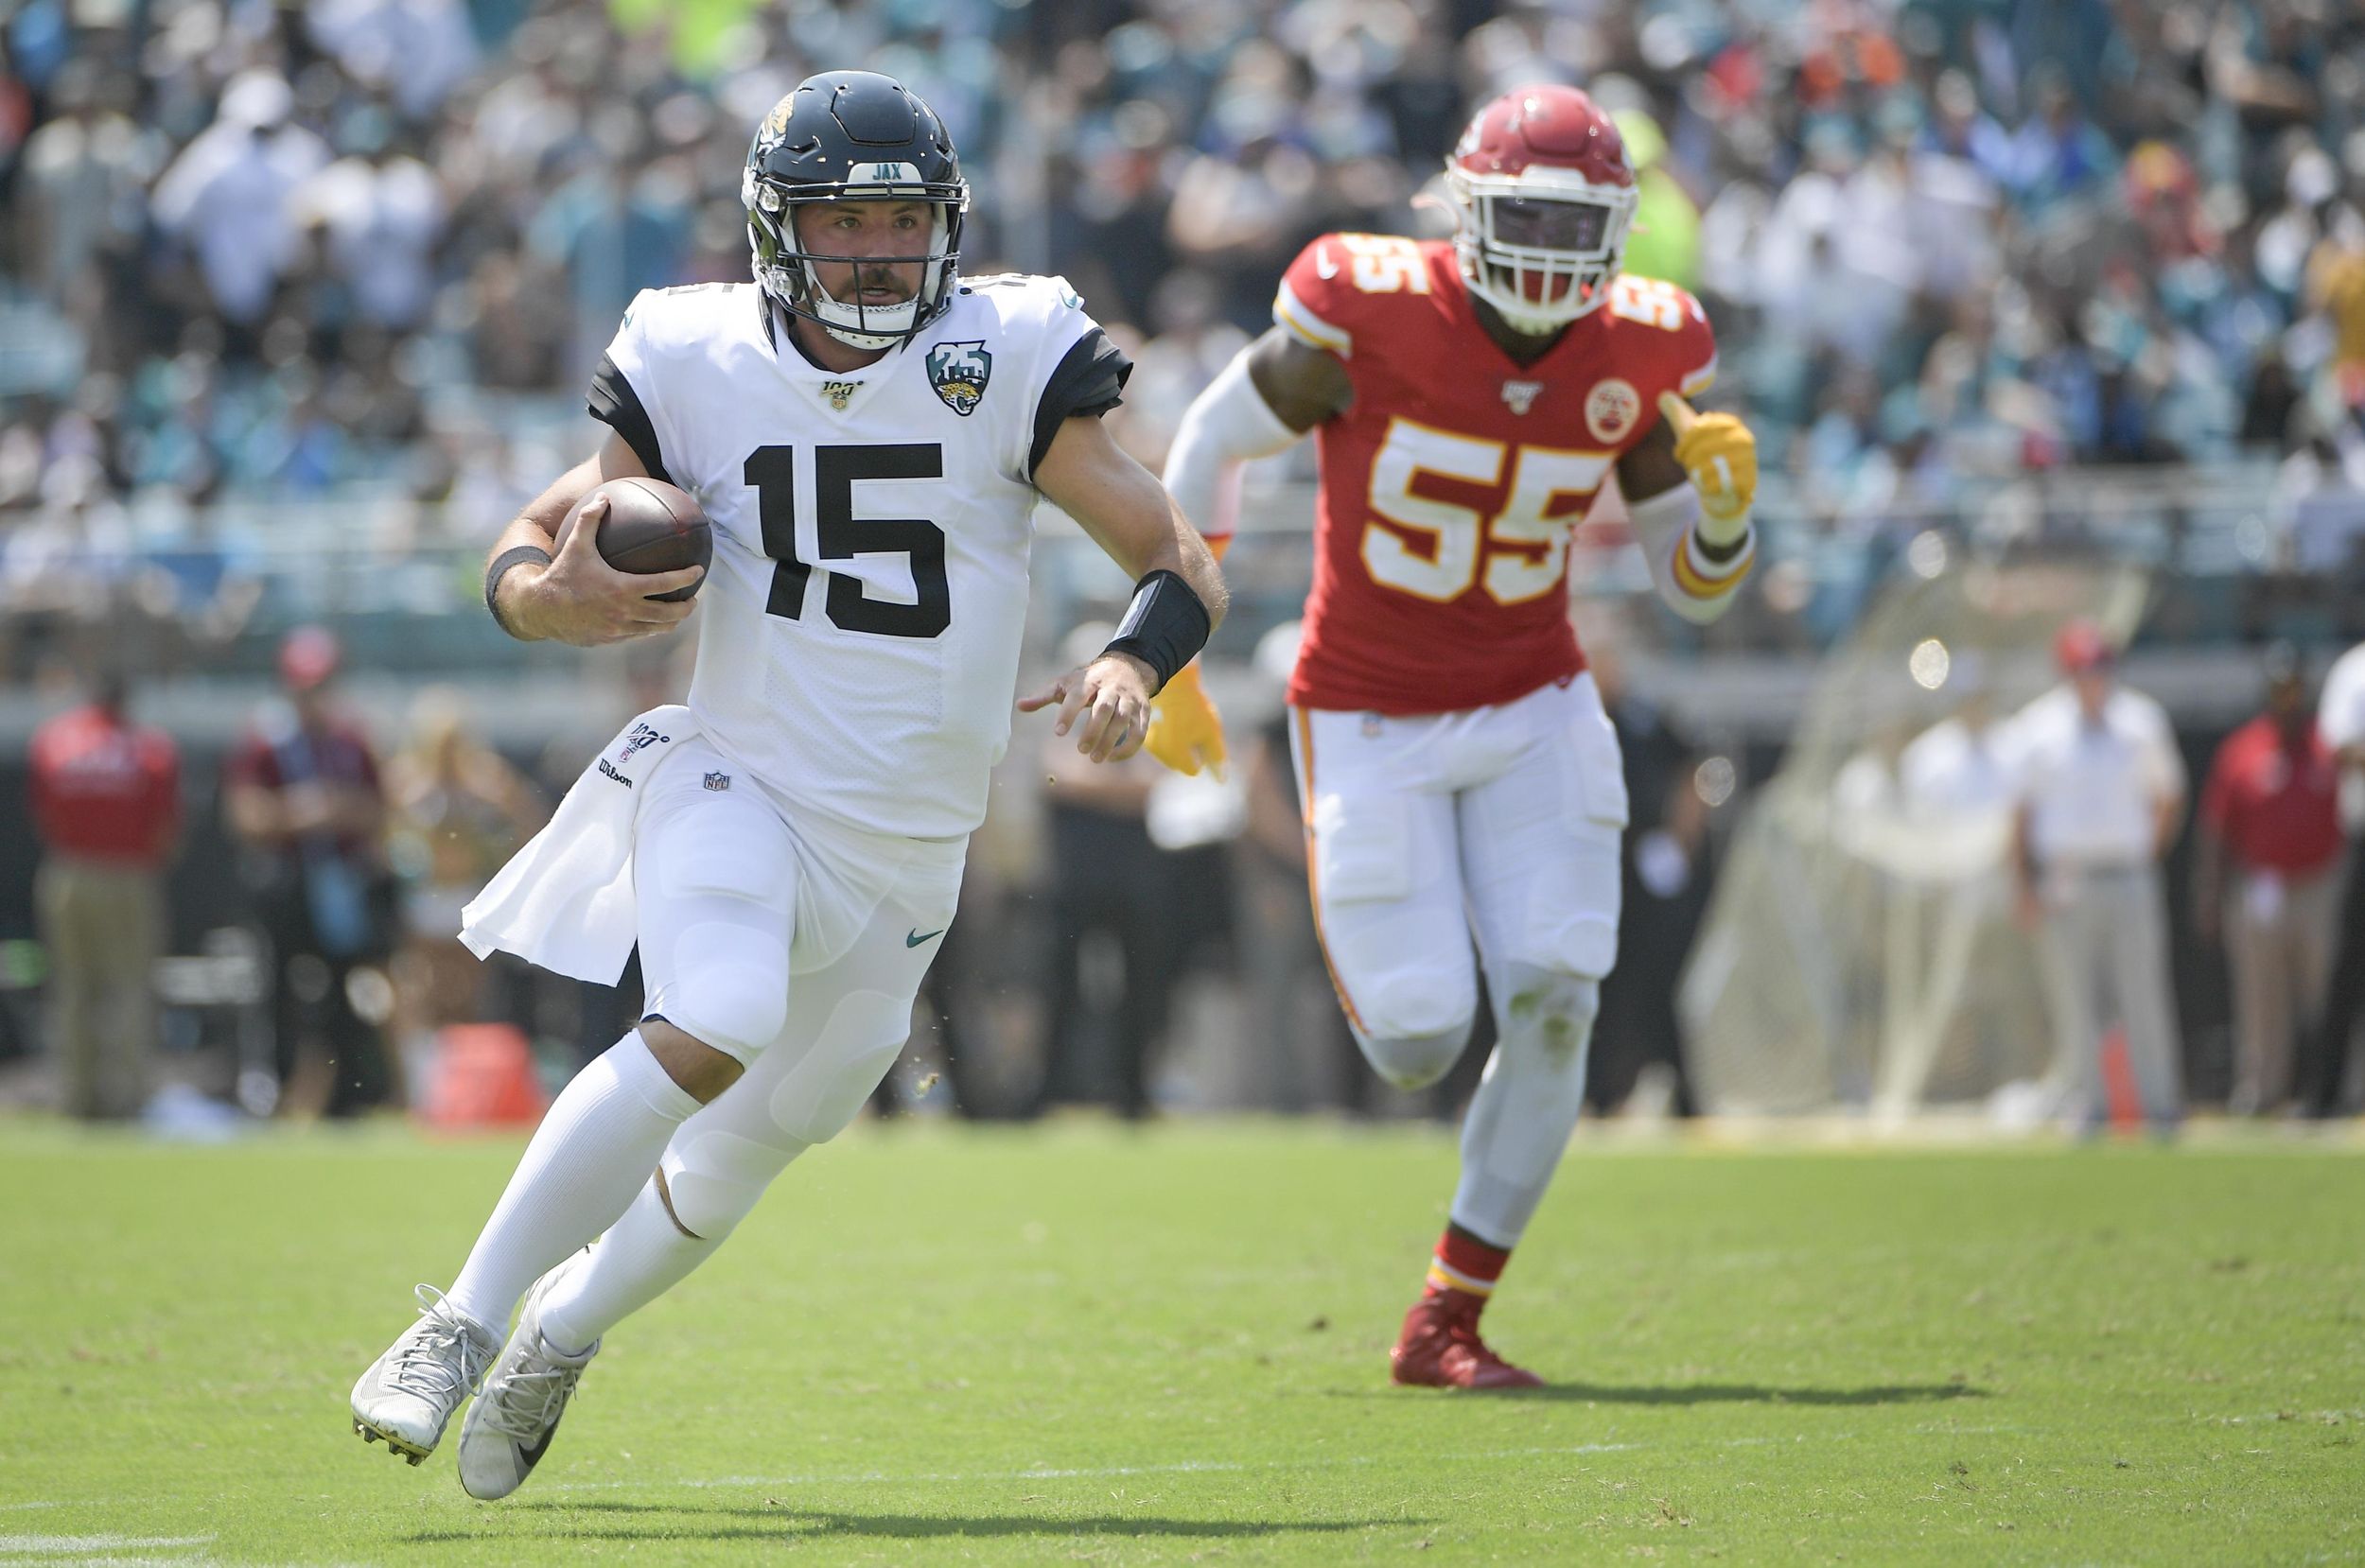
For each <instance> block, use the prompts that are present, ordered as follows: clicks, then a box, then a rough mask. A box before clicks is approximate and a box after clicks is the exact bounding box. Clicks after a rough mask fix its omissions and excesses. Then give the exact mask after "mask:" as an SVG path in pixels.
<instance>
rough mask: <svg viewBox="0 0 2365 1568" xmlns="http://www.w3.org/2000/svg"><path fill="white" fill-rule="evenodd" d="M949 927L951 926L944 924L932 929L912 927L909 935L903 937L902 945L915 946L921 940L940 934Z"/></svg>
mask: <svg viewBox="0 0 2365 1568" xmlns="http://www.w3.org/2000/svg"><path fill="white" fill-rule="evenodd" d="M950 929H951V928H949V927H946V926H938V927H937V929H936V930H934V931H920V930H918V929H914V931H913V932H912V933H911V934H910V935H909V936H906V937H904V938H903V946H905V947H907V948H916V947H918V946H920V944H921V943H922V942H925V941H928V940H929V939H930V938H932V937H937V936H942V935H943V934H944V933H945V932H946V931H948V930H950Z"/></svg>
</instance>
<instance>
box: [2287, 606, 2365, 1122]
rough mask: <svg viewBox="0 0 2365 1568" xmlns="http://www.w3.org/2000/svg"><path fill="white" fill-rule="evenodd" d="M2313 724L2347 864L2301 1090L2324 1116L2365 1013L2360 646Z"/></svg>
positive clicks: (2336, 1099)
mask: <svg viewBox="0 0 2365 1568" xmlns="http://www.w3.org/2000/svg"><path fill="white" fill-rule="evenodd" d="M2316 727H2317V729H2318V730H2319V731H2320V732H2321V734H2322V736H2323V738H2324V744H2325V745H2327V746H2330V747H2331V748H2332V751H2333V756H2334V758H2336V760H2338V762H2339V767H2340V827H2341V828H2342V830H2343V831H2345V832H2346V833H2347V834H2348V840H2349V863H2348V872H2347V880H2346V881H2345V882H2344V884H2343V886H2342V890H2341V894H2340V924H2339V934H2337V935H2336V936H2335V937H2334V938H2333V947H2332V984H2331V987H2330V989H2329V990H2328V991H2327V992H2326V993H2325V996H2324V1010H2323V1014H2322V1017H2321V1019H2320V1020H2319V1022H2318V1026H2317V1036H2316V1041H2315V1044H2314V1046H2313V1048H2312V1049H2311V1050H2310V1051H2309V1053H2308V1054H2309V1056H2310V1057H2311V1058H2312V1059H2311V1061H2310V1062H2309V1064H2308V1066H2309V1068H2310V1071H2308V1072H2307V1073H2306V1075H2305V1078H2304V1080H2303V1082H2302V1083H2301V1084H2300V1086H2299V1087H2300V1092H2301V1094H2302V1096H2303V1101H2302V1108H2303V1109H2304V1110H2305V1111H2306V1112H2307V1114H2309V1115H2311V1116H2330V1115H2333V1114H2334V1113H2336V1112H2337V1111H2338V1110H2339V1108H2340V1094H2341V1089H2342V1088H2343V1086H2344V1084H2345V1082H2346V1080H2347V1078H2348V1073H2349V1053H2350V1049H2351V1042H2352V1040H2353V1039H2354V1037H2355V1036H2356V1015H2357V1013H2358V1012H2359V1011H2360V1010H2365V643H2359V644H2357V645H2356V647H2355V648H2352V649H2350V650H2349V651H2348V652H2347V653H2343V654H2341V655H2340V657H2339V659H2337V660H2335V661H2334V663H2333V666H2332V669H2331V670H2330V671H2327V672H2326V673H2325V675H2324V690H2323V695H2322V696H2321V698H2319V699H2318V700H2317V707H2316ZM2309 1080H2312V1082H2310V1081H2309Z"/></svg>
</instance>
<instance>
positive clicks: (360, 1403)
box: [353, 1285, 500, 1465]
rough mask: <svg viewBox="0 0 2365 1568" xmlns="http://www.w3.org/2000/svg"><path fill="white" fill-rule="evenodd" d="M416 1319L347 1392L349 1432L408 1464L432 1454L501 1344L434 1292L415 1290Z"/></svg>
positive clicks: (425, 1288)
mask: <svg viewBox="0 0 2365 1568" xmlns="http://www.w3.org/2000/svg"><path fill="white" fill-rule="evenodd" d="M418 1297H419V1320H418V1321H417V1322H415V1323H413V1324H412V1325H411V1326H410V1327H409V1328H407V1329H405V1330H404V1331H403V1332H402V1337H401V1338H399V1339H397V1340H395V1341H394V1344H393V1345H391V1346H389V1347H388V1348H387V1350H386V1353H385V1354H384V1355H382V1356H379V1357H378V1358H377V1360H376V1361H374V1362H372V1363H370V1369H369V1370H368V1371H366V1372H363V1373H362V1374H361V1381H360V1382H359V1383H357V1384H355V1385H353V1430H354V1431H355V1432H357V1433H359V1435H360V1437H361V1440H362V1441H363V1442H375V1441H377V1439H378V1438H380V1437H383V1438H385V1439H386V1446H387V1448H388V1449H390V1450H391V1451H393V1452H394V1453H396V1454H399V1455H402V1456H403V1457H404V1458H406V1459H408V1460H410V1461H411V1462H412V1464H414V1465H415V1464H417V1463H419V1462H420V1461H421V1460H422V1459H425V1458H426V1457H427V1456H428V1455H430V1454H432V1453H434V1452H435V1445H436V1444H437V1443H438V1442H440V1441H442V1440H443V1437H444V1428H445V1426H446V1425H447V1424H448V1423H449V1422H450V1420H451V1417H452V1412H453V1411H455V1410H457V1409H459V1408H460V1402H461V1401H462V1400H464V1399H466V1398H467V1397H468V1396H469V1395H470V1394H471V1393H473V1392H475V1390H476V1385H478V1384H479V1383H481V1382H482V1381H483V1379H484V1371H485V1368H487V1367H489V1366H491V1365H492V1361H493V1354H494V1352H495V1351H496V1350H499V1348H500V1342H499V1340H497V1339H495V1338H494V1337H493V1335H492V1333H490V1332H489V1331H487V1330H485V1329H484V1328H482V1327H481V1326H480V1325H478V1324H475V1323H472V1322H470V1321H468V1319H466V1318H464V1317H463V1316H461V1315H459V1314H458V1313H456V1312H454V1311H452V1309H451V1306H450V1304H449V1303H447V1301H446V1300H445V1299H444V1294H443V1292H441V1291H439V1290H437V1289H436V1288H435V1287H434V1286H432V1285H421V1286H420V1287H419V1290H418Z"/></svg>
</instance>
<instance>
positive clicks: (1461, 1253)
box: [1426, 1225, 1511, 1301]
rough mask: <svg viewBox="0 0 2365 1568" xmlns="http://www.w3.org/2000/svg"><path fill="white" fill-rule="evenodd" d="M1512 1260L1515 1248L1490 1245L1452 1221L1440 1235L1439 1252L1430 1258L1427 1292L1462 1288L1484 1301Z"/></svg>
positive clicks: (1462, 1290)
mask: <svg viewBox="0 0 2365 1568" xmlns="http://www.w3.org/2000/svg"><path fill="white" fill-rule="evenodd" d="M1509 1262H1511V1248H1509V1247H1507V1246H1487V1245H1486V1244H1485V1243H1484V1242H1482V1241H1480V1240H1479V1239H1478V1238H1477V1237H1476V1236H1473V1235H1471V1234H1470V1233H1469V1232H1468V1231H1466V1230H1463V1229H1462V1228H1460V1227H1458V1226H1451V1225H1449V1226H1447V1227H1445V1234H1444V1235H1442V1236H1440V1237H1438V1238H1437V1255H1436V1256H1435V1257H1433V1258H1431V1259H1429V1261H1428V1289H1427V1292H1426V1294H1428V1295H1430V1296H1435V1295H1438V1294H1439V1293H1441V1292H1444V1291H1448V1290H1458V1291H1460V1292H1462V1294H1463V1295H1464V1296H1475V1297H1477V1298H1479V1299H1480V1300H1481V1301H1483V1300H1485V1299H1486V1298H1488V1297H1489V1296H1492V1295H1494V1294H1495V1281H1498V1280H1499V1279H1501V1278H1502V1277H1503V1265H1504V1264H1505V1263H1509Z"/></svg>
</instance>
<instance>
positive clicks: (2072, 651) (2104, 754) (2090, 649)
mask: <svg viewBox="0 0 2365 1568" xmlns="http://www.w3.org/2000/svg"><path fill="white" fill-rule="evenodd" d="M2054 653H2055V655H2056V658H2057V659H2058V663H2059V664H2060V667H2061V671H2062V673H2063V674H2065V675H2067V676H2068V677H2069V678H2068V680H2067V681H2066V682H2065V683H2064V684H2062V685H2060V686H2058V687H2056V688H2053V689H2052V690H2050V691H2048V692H2046V693H2045V694H2044V695H2042V696H2041V697H2039V698H2038V699H2037V700H2036V701H2035V702H2032V703H2030V704H2029V705H2028V706H2026V707H2024V708H2023V709H2021V711H2020V712H2019V713H2018V714H2017V715H2015V716H2014V717H2013V719H2012V720H2011V727H2010V734H2009V739H2008V740H2007V741H2006V749H2007V754H2008V755H2009V756H2010V757H2011V758H2012V765H2013V776H2014V778H2015V781H2016V790H2015V793H2016V795H2017V798H2018V816H2017V821H2016V825H2015V828H2016V830H2015V835H2014V837H2015V846H2016V849H2017V851H2018V852H2017V853H2016V854H2015V856H2014V857H2013V863H2014V866H2015V868H2016V870H2017V872H2018V876H2019V895H2020V908H2021V916H2022V919H2023V923H2025V924H2027V925H2028V926H2030V927H2031V928H2032V929H2035V928H2040V927H2041V933H2042V935H2041V940H2040V941H2039V942H2038V944H2037V953H2038V960H2039V968H2040V972H2041V975H2042V977H2043V981H2044V984H2045V988H2046V991H2047V993H2048V1001H2049V1002H2050V1005H2051V1011H2052V1014H2053V1019H2054V1029H2055V1058H2054V1068H2053V1077H2054V1080H2055V1084H2056V1087H2058V1088H2060V1089H2065V1090H2068V1091H2070V1092H2071V1093H2073V1094H2074V1095H2075V1097H2076V1100H2077V1102H2078V1105H2079V1109H2080V1113H2081V1114H2082V1115H2083V1117H2084V1119H2085V1124H2086V1125H2087V1126H2089V1127H2092V1126H2095V1125H2098V1124H2100V1123H2101V1122H2102V1120H2103V1119H2104V1118H2105V1116H2106V1115H2107V1114H2108V1110H2109V1095H2108V1090H2107V1088H2106V1083H2105V1079H2104V1067H2103V1053H2102V1034H2103V1023H2104V1021H2105V1019H2108V1018H2109V1017H2110V1016H2111V1013H2112V1012H2115V1015H2116V1017H2117V1019H2118V1020H2119V1022H2120V1023H2121V1024H2122V1025H2123V1026H2124V1028H2125V1031H2126V1039H2127V1056H2128V1066H2129V1068H2130V1069H2131V1071H2132V1073H2133V1077H2134V1080H2135V1091H2136V1095H2137V1097H2138V1099H2139V1100H2140V1101H2141V1103H2142V1107H2143V1114H2144V1117H2145V1120H2146V1121H2147V1122H2148V1123H2150V1124H2151V1125H2152V1127H2153V1128H2154V1129H2155V1130H2158V1131H2162V1132H2165V1131H2169V1130H2172V1129H2173V1128H2174V1126H2175V1124H2176V1123H2177V1121H2178V1119H2179V1117H2180V1116H2181V1113H2182V1097H2183V1091H2182V1089H2181V1075H2180V1067H2179V1064H2180V1061H2181V1056H2182V1047H2181V1043H2180V1038H2179V1035H2178V1031H2177V1021H2176V1005H2175V997H2174V994H2173V992H2172V991H2171V989H2170V987H2169V984H2168V938H2167V915H2166V909H2165V906H2164V902H2163V899H2162V894H2161V885H2160V858H2161V856H2162V854H2163V853H2164V851H2165V849H2166V848H2167V845H2169V843H2170V842H2171V841H2172V840H2173V839H2174V837H2175V835H2176V829H2177V825H2178V823H2179V822H2180V821H2181V819H2182V817H2183V812H2184V797H2185V782H2184V763H2183V759H2182V758H2181V757H2180V756H2179V755H2178V753H2177V749H2176V737H2175V734H2174V732H2173V731H2172V730H2171V729H2170V728H2169V726H2168V719H2167V714H2166V712H2165V711H2164V710H2163V709H2162V707H2161V706H2160V705H2159V704H2158V703H2156V702H2154V701H2152V699H2150V698H2149V697H2146V696H2144V695H2143V694H2142V693H2140V692H2135V691H2129V690H2128V689H2126V688H2124V687H2122V686H2120V685H2119V684H2118V679H2117V674H2118V657H2117V653H2116V652H2115V650H2113V649H2112V648H2111V644H2110V643H2109V642H2108V641H2106V640H2105V639H2104V637H2103V635H2102V633H2101V631H2100V630H2099V629H2098V628H2096V627H2095V626H2094V625H2093V622H2091V621H2087V620H2082V619H2081V620H2073V621H2071V622H2070V623H2069V624H2068V625H2067V626H2065V627H2063V628H2062V629H2061V633H2060V636H2058V638H2057V639H2056V641H2055V643H2054ZM2106 1009H2107V1010H2106Z"/></svg>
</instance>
